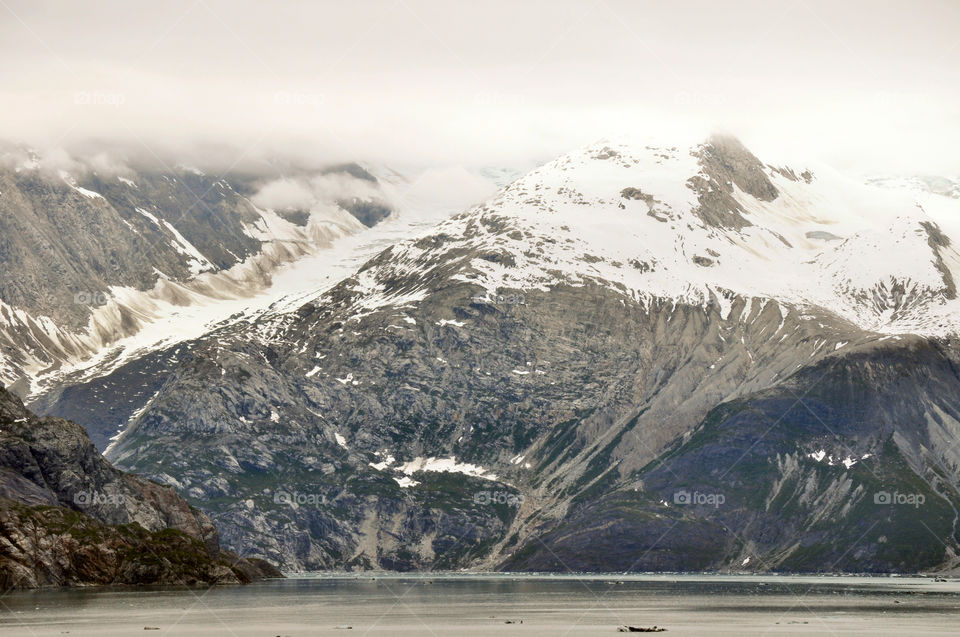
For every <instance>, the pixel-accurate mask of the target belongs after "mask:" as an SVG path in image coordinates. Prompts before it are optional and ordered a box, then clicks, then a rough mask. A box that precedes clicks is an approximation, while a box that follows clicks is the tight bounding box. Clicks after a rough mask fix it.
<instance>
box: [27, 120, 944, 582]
mask: <svg viewBox="0 0 960 637" xmlns="http://www.w3.org/2000/svg"><path fill="white" fill-rule="evenodd" d="M958 213H960V201H957V200H954V199H952V198H949V197H944V196H941V195H937V194H930V193H917V192H915V191H899V190H897V189H889V188H878V187H874V186H869V185H863V184H861V183H858V182H856V181H853V180H849V179H846V178H844V177H843V176H841V175H839V174H837V173H835V172H834V171H832V170H830V169H829V167H826V166H819V165H809V166H779V165H767V164H765V163H763V162H762V161H760V160H759V159H758V158H757V157H755V156H754V155H753V154H751V153H750V152H749V151H748V150H747V149H746V148H744V147H743V146H742V145H741V144H740V143H739V142H738V141H736V140H735V139H732V138H729V137H716V138H712V139H710V140H707V141H706V142H703V143H699V144H695V145H692V146H687V147H680V146H654V145H648V144H643V143H639V144H638V143H633V142H630V143H621V142H613V141H604V142H600V143H598V144H594V145H591V146H589V147H587V148H584V149H581V150H579V151H576V152H573V153H571V154H569V155H566V156H564V157H561V158H559V159H557V160H555V161H553V162H550V163H549V164H547V165H545V166H543V167H541V168H538V169H537V170H535V171H533V172H531V173H530V174H528V175H526V176H524V177H522V178H520V179H518V180H516V181H514V182H512V183H511V184H510V185H508V186H507V187H505V188H503V189H502V190H501V191H500V192H499V194H497V196H495V197H494V198H492V199H490V200H489V201H487V202H486V203H484V204H482V205H480V206H477V207H475V208H472V209H470V210H469V211H467V212H465V213H463V214H460V215H458V216H456V217H453V218H451V219H448V220H445V221H441V222H440V223H438V224H436V225H434V226H432V227H430V228H425V229H423V230H422V231H420V232H419V233H418V234H417V235H416V236H414V237H411V238H407V239H404V240H401V241H398V242H396V243H394V244H392V245H389V246H388V247H386V248H385V249H383V250H382V251H381V252H379V253H378V254H376V255H375V256H373V257H372V258H370V259H369V260H367V261H366V262H365V263H363V264H362V265H360V266H359V267H358V268H357V269H356V271H355V272H353V273H351V274H350V275H349V276H347V277H346V278H344V279H343V280H342V281H340V282H338V283H336V284H335V285H331V286H324V287H322V288H321V289H318V290H317V292H316V293H314V294H310V295H304V294H299V295H297V296H296V297H294V299H295V302H293V300H292V299H291V300H288V301H287V302H280V303H277V304H276V305H274V306H273V307H272V308H271V309H268V310H267V311H264V312H262V313H260V314H258V315H257V316H251V317H248V318H246V319H245V320H238V321H233V322H229V323H225V324H222V325H221V326H219V327H218V328H217V329H214V330H213V331H212V332H210V333H209V334H206V335H204V336H203V337H201V338H197V339H193V340H189V341H184V342H180V343H177V344H171V345H170V346H169V347H167V348H159V349H155V350H153V351H151V352H150V353H149V354H148V355H145V356H143V357H140V358H136V359H129V360H125V361H124V362H123V363H122V364H120V365H118V366H116V367H114V368H111V369H109V370H108V372H106V373H104V374H102V375H99V376H97V377H95V378H94V377H89V376H88V377H84V378H83V379H80V380H78V381H77V382H76V383H75V384H70V383H69V382H68V383H66V384H65V385H63V386H61V387H58V388H57V389H56V390H55V391H52V392H50V393H48V394H46V395H43V396H40V397H38V401H37V403H36V407H37V408H38V409H40V410H42V411H48V412H52V413H56V414H59V415H64V416H67V417H71V418H73V419H74V420H77V421H79V422H81V423H82V424H84V425H85V426H87V427H88V429H90V431H91V435H92V437H93V439H94V440H95V441H98V442H99V444H101V445H102V446H106V445H107V441H108V440H110V439H111V438H112V442H110V444H109V451H108V457H110V458H111V459H112V460H113V461H114V462H115V463H116V464H118V465H119V466H122V467H124V468H127V469H131V470H136V471H138V472H141V473H143V474H146V475H148V476H150V477H153V478H154V479H156V480H159V481H161V482H165V483H167V484H171V485H173V486H175V487H176V488H177V489H179V490H180V491H181V492H182V493H183V494H184V495H185V496H187V497H188V499H190V500H191V502H193V503H194V504H196V505H197V506H200V507H201V508H204V509H205V510H207V511H208V512H210V513H211V514H212V516H213V517H214V518H215V519H216V520H217V521H218V522H219V524H220V525H221V527H222V530H223V536H224V539H225V541H226V542H227V543H228V545H230V546H231V547H232V548H235V549H237V550H242V551H244V552H246V553H248V554H253V555H261V556H264V557H267V558H269V559H273V560H277V561H280V562H283V563H284V564H286V565H287V566H288V567H290V568H326V567H335V568H344V567H349V568H353V567H358V568H365V567H383V568H400V569H405V568H418V567H426V566H430V567H438V568H446V567H460V566H473V567H478V566H479V567H502V568H517V569H532V570H553V569H566V568H576V569H598V570H634V569H639V570H644V569H669V570H677V569H698V570H699V569H718V568H719V569H726V568H734V567H746V565H748V564H749V565H750V566H749V568H750V569H759V570H769V569H774V570H775V569H790V570H823V569H827V570H829V569H836V570H847V571H857V570H859V571H890V570H894V571H904V570H918V569H924V568H933V567H938V566H943V565H945V564H948V563H949V562H950V559H951V555H953V554H956V551H958V550H960V544H958V541H957V537H956V532H957V530H956V528H955V527H956V515H955V513H954V511H955V508H956V506H958V505H960V495H958V485H960V477H958V467H960V446H958V445H954V444H952V442H953V441H955V440H956V439H957V436H958V434H960V399H958V398H957V396H960V391H958V390H960V377H958V375H957V373H956V371H955V370H956V369H957V364H958V362H960V355H958V351H957V349H956V346H955V342H956V341H955V339H956V336H957V332H958V331H960V312H958V309H960V307H958V305H957V304H958V300H957V298H956V288H955V283H954V281H955V278H956V277H957V276H958V274H960V270H958V268H960V254H958V252H957V250H956V248H955V247H954V246H955V244H954V243H953V239H954V238H955V237H957V236H960V226H958V223H960V214H958ZM118 429H119V430H120V431H119V434H118V435H114V434H115V433H116V432H117V430H118ZM888 492H889V493H911V494H915V495H922V496H923V498H924V500H925V501H926V502H927V503H928V504H929V506H927V507H926V508H924V509H918V510H916V511H912V510H907V509H906V508H904V507H900V508H896V507H886V508H885V507H882V506H878V505H877V504H876V501H875V495H876V494H878V493H888ZM684 493H687V494H693V496H696V495H697V494H701V495H702V494H706V495H708V496H711V497H712V499H711V500H710V505H709V506H708V505H704V504H703V503H701V502H699V500H696V499H694V501H692V502H687V501H685V500H684V499H683V498H682V497H681V498H680V499H676V498H677V497H679V496H677V494H681V495H682V494H684ZM278 494H280V495H278ZM484 494H485V495H484ZM301 495H303V496H304V498H303V499H301V498H300V497H299V496H301ZM306 496H310V497H306ZM718 496H722V497H718ZM721 499H722V502H719V501H720V500H721ZM301 500H302V501H301ZM718 502H719V504H718ZM688 504H691V505H690V506H687V505H688ZM720 505H723V506H720ZM918 520H919V521H920V522H922V523H923V525H925V526H926V527H927V529H929V530H930V532H931V533H932V534H934V535H935V536H936V539H937V541H938V542H940V544H939V545H938V546H935V547H934V548H933V549H930V548H929V546H928V545H926V544H924V545H921V544H918V542H917V537H918V535H922V534H923V533H925V532H924V530H923V529H922V528H919V527H918ZM854 542H855V543H857V545H858V546H857V550H856V551H851V550H849V549H850V544H851V543H854Z"/></svg>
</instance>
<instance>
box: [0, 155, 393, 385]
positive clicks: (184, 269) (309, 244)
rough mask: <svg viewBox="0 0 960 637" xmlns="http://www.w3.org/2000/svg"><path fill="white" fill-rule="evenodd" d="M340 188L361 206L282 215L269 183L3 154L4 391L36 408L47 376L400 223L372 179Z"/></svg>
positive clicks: (0, 350)
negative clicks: (184, 311)
mask: <svg viewBox="0 0 960 637" xmlns="http://www.w3.org/2000/svg"><path fill="white" fill-rule="evenodd" d="M326 178H327V179H330V180H335V181H331V182H330V183H331V184H335V185H336V188H335V190H336V192H340V191H344V192H355V193H357V194H356V196H353V197H350V198H349V199H343V200H342V201H340V202H339V203H338V202H337V201H335V200H333V199H331V200H330V201H319V202H316V204H315V205H313V206H312V207H311V208H309V209H282V210H278V211H274V210H273V209H271V208H264V207H259V206H257V205H255V204H254V203H253V201H252V199H253V198H254V197H255V195H256V193H257V189H258V185H262V184H263V183H264V182H268V181H269V179H268V178H267V177H264V176H260V177H256V178H255V177H251V176H248V175H224V176H209V175H205V174H203V173H202V172H200V171H198V170H195V169H190V168H184V167H178V168H164V167H160V168H142V169H135V168H128V167H119V166H116V167H113V166H106V167H105V166H100V165H99V164H97V163H96V162H92V163H88V164H84V163H80V162H77V161H74V160H70V161H69V162H65V161H64V160H63V158H60V161H59V162H54V161H53V160H52V159H51V158H44V157H40V156H38V155H37V154H36V153H34V152H32V151H29V150H25V149H19V148H12V147H7V148H0V237H2V240H0V263H3V268H2V270H0V382H2V383H3V384H5V385H12V386H13V387H14V389H15V391H17V392H18V393H20V394H21V395H26V394H27V393H29V392H30V391H31V386H30V381H31V379H33V378H34V377H36V376H37V375H38V374H40V373H42V372H44V371H46V372H50V371H51V370H55V369H57V368H58V367H59V366H61V365H63V364H64V363H68V364H69V363H75V362H77V361H80V360H83V359H85V358H88V357H90V356H91V355H93V354H95V353H97V352H98V351H101V350H103V348H104V347H106V346H108V345H110V344H111V343H113V342H115V341H117V340H118V339H120V338H122V337H125V336H130V335H131V334H135V333H136V332H137V331H138V330H140V329H141V328H142V327H143V326H144V325H145V324H147V323H149V322H150V321H151V320H153V319H155V318H157V317H161V316H164V315H168V314H170V313H172V312H175V311H176V310H177V309H178V308H180V307H183V306H187V305H193V304H202V303H205V302H209V301H211V300H217V299H225V298H243V297H245V296H250V295H252V294H254V293H256V292H257V291H259V290H262V289H263V288H264V287H265V286H267V285H268V284H269V283H270V280H271V274H272V273H273V272H274V271H275V270H277V268H278V267H280V266H281V265H283V264H285V263H288V262H290V261H293V260H296V259H299V258H301V257H303V256H305V255H309V254H312V253H315V252H316V251H318V250H320V249H323V248H326V247H329V246H330V245H331V243H332V242H333V241H335V240H336V239H338V238H340V237H344V236H346V235H350V234H353V233H356V232H358V231H360V230H362V229H363V228H364V224H366V225H372V224H373V223H376V222H377V221H380V220H382V219H383V218H384V217H385V216H387V215H388V214H389V212H390V208H389V206H387V205H386V204H384V203H383V201H382V199H381V198H380V197H379V196H378V193H379V183H378V182H377V180H376V178H374V177H373V176H372V175H370V174H369V173H366V171H364V170H363V169H362V168H360V167H359V166H354V165H349V166H343V167H339V168H337V169H334V170H333V171H332V172H331V173H329V174H328V175H327V176H326ZM331 188H332V186H331ZM335 196H336V193H335V192H331V193H330V197H331V198H332V197H335ZM361 222H362V223H361Z"/></svg>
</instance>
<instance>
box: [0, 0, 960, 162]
mask: <svg viewBox="0 0 960 637" xmlns="http://www.w3.org/2000/svg"><path fill="white" fill-rule="evenodd" d="M958 33H960V2H956V1H951V0H941V1H932V0H931V1H926V2H884V1H882V0H874V1H869V2H866V1H853V0H848V1H844V2H837V1H834V2H819V1H815V0H790V1H789V2H775V1H768V2H753V1H741V2H726V3H721V2H715V1H713V2H664V1H662V0H659V1H656V2H646V1H634V2H619V1H617V0H599V1H590V0H585V1H583V2H566V1H563V0H551V1H542V2H541V1H539V0H536V1H517V0H515V1H512V2H500V1H492V2H490V1H488V2H469V3H468V2H455V1H451V0H443V1H427V0H384V1H380V0H370V1H364V0H358V1H353V2H246V1H234V2H226V1H222V2H221V1H220V0H196V1H191V0H185V1H180V0H172V1H167V2H130V1H124V2H121V1H116V2H83V3H80V2H75V1H72V0H71V1H52V2H42V3H41V2H36V1H35V0H0V59H3V64H0V100H2V104H3V110H2V113H3V116H2V118H0V137H4V138H7V139H18V140H23V141H27V142H29V143H31V144H35V145H40V146H43V147H66V148H69V149H73V150H76V149H78V148H87V149H90V148H98V147H100V146H101V145H108V144H109V145H120V146H121V147H123V148H125V149H127V151H128V152H133V153H142V154H144V155H145V156H150V155H153V154H157V155H159V156H161V157H164V158H170V157H178V158H180V159H181V160H183V161H193V162H195V163H203V162H207V163H210V164H220V165H229V164H230V163H232V162H233V161H236V160H239V161H240V163H241V165H242V164H245V163H249V162H250V161H252V160H256V159H258V158H261V157H265V156H276V155H279V156H284V157H291V158H299V159H301V160H306V161H319V162H328V161H340V160H347V159H360V160H367V161H383V162H389V163H408V164H425V165H448V164H462V165H467V166H480V165H504V166H518V167H522V166H526V165H529V164H530V163H531V162H537V161H542V160H545V159H549V158H550V157H552V156H553V155H556V154H559V153H562V152H565V151H567V150H570V149H572V148H574V147H576V146H578V145H580V144H583V143H587V142H590V141H593V140H595V139H597V138H600V137H612V136H616V135H617V134H619V133H620V132H630V133H640V134H645V133H651V134H655V135H657V136H659V137H668V138H669V137H671V136H672V135H674V134H676V136H677V137H678V138H680V137H690V136H691V135H693V136H699V135H701V134H705V133H706V132H709V131H710V130H724V131H727V132H732V133H734V134H737V135H739V136H740V137H741V138H742V139H743V140H744V141H745V142H746V143H747V145H748V146H750V147H751V148H753V149H754V150H755V151H756V152H758V154H761V156H763V157H764V159H767V158H769V157H771V155H773V157H772V158H774V159H778V158H779V157H780V156H781V155H782V156H783V157H784V159H791V158H793V157H797V158H803V157H810V158H817V159H826V160H828V161H832V162H833V163H835V164H838V165H839V166H840V167H842V168H852V169H854V170H861V171H898V172H902V171H905V172H924V171H925V172H938V173H949V174H960V158H958V157H960V155H958V153H957V148H958V147H960V67H958V60H960V44H958V42H960V37H958ZM90 140H95V141H96V143H95V144H93V145H90V144H87V145H86V146H83V144H84V143H85V142H89V141H90ZM681 141H682V140H681Z"/></svg>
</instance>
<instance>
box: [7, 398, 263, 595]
mask: <svg viewBox="0 0 960 637" xmlns="http://www.w3.org/2000/svg"><path fill="white" fill-rule="evenodd" d="M272 574H275V573H271V568H270V567H269V566H268V565H266V564H265V563H260V562H250V561H247V560H244V559H242V558H239V557H238V556H236V555H233V554H231V553H228V552H225V551H222V550H221V549H220V543H219V537H218V534H217V530H216V527H214V525H213V523H212V521H211V520H210V518H209V517H207V516H206V515H204V514H203V513H201V512H200V511H198V510H196V509H194V508H193V507H191V506H190V505H189V504H187V503H186V502H185V501H184V500H183V499H182V498H180V497H179V496H178V495H177V494H176V493H175V492H174V491H173V489H171V488H169V487H163V486H160V485H158V484H156V483H154V482H150V481H149V480H145V479H143V478H140V477H138V476H134V475H130V474H126V473H123V472H121V471H118V470H117V469H114V468H113V467H112V466H111V465H110V463H108V462H107V461H106V460H105V459H104V458H103V456H101V455H100V453H99V452H98V451H97V450H96V447H94V445H93V443H92V442H91V441H90V439H89V437H88V436H87V434H86V432H85V431H84V430H83V428H82V427H81V426H80V425H77V424H76V423H73V422H70V421H68V420H63V419H60V418H43V419H41V418H37V417H36V416H34V415H33V414H32V413H31V412H30V411H28V410H27V409H25V408H24V406H23V404H22V403H21V402H20V401H19V399H17V398H16V397H15V396H13V395H12V394H10V393H9V392H7V391H6V390H3V389H0V587H2V588H3V589H9V588H34V587H39V586H69V585H84V584H188V585H192V584H214V583H239V582H249V581H251V580H253V579H258V578H262V577H264V576H265V575H272Z"/></svg>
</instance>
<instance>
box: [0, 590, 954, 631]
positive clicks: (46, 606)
mask: <svg viewBox="0 0 960 637" xmlns="http://www.w3.org/2000/svg"><path fill="white" fill-rule="evenodd" d="M521 621H522V622H523V623H522V624H521V623H520V622H521ZM507 622H515V623H507ZM624 624H629V625H633V626H653V625H655V624H656V625H658V626H662V627H665V628H667V630H668V632H667V633H665V634H666V635H717V636H727V635H729V636H734V635H826V636H829V635H864V636H867V635H898V636H917V635H958V634H960V582H946V583H938V582H934V581H933V580H929V579H921V578H860V577H760V576H739V577H725V576H663V575H651V576H631V577H627V576H617V575H613V576H589V577H577V576H510V575H476V576H471V575H463V574H456V575H446V574H444V575H424V576H418V577H409V576H398V575H377V576H375V578H374V577H371V576H369V575H365V576H352V575H341V576H333V575H314V576H302V577H297V578H291V579H288V580H285V581H270V582H263V583H259V584H253V585H249V586H237V587H219V588H212V589H200V590H196V589H192V590H191V589H183V588H163V589H122V590H119V589H114V590H105V589H89V590H82V591H76V590H74V591H46V592H36V593H12V594H8V595H6V596H4V597H3V598H0V635H18V636H19V635H22V636H24V637H41V636H43V637H46V636H48V635H58V636H60V635H65V634H69V635H71V636H74V637H85V636H90V637H94V636H95V637H100V636H114V635H158V636H163V635H171V636H172V635H176V636H184V637H200V636H211V635H223V636H227V637H229V636H234V637H251V636H257V637H275V636H277V635H289V636H290V637H307V636H316V635H340V636H343V635H347V634H352V635H427V636H433V635H435V636H441V635H443V636H448V635H452V636H456V637H467V636H470V635H503V636H510V635H522V636H545V635H551V636H563V635H570V636H574V635H611V634H616V633H617V627H618V626H620V625H624ZM348 626H349V627H351V628H350V629H349V630H348V629H347V628H346V627H348ZM145 627H151V628H157V629H159V630H152V631H148V632H144V628H145Z"/></svg>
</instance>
